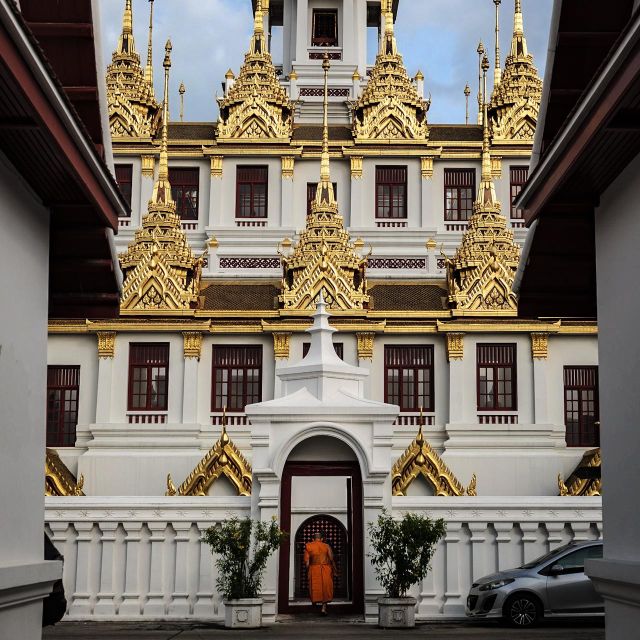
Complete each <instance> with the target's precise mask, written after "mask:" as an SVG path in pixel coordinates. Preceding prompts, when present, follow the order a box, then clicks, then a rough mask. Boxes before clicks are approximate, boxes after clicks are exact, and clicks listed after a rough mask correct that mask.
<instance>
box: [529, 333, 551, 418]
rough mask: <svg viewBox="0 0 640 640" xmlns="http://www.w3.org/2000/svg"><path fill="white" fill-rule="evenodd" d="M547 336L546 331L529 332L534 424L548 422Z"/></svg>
mask: <svg viewBox="0 0 640 640" xmlns="http://www.w3.org/2000/svg"><path fill="white" fill-rule="evenodd" d="M548 350H549V336H548V335H547V334H546V333H532V334H531V355H532V357H533V402H534V405H533V417H534V422H535V424H548V423H549V391H548V386H547V383H548V380H549V366H548V363H549V360H548V355H549V354H548Z"/></svg>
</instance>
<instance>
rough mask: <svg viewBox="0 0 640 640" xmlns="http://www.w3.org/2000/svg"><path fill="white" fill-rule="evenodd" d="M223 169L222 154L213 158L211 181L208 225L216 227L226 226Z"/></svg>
mask: <svg viewBox="0 0 640 640" xmlns="http://www.w3.org/2000/svg"><path fill="white" fill-rule="evenodd" d="M222 171H223V161H222V157H221V156H214V157H212V158H211V182H210V192H209V221H208V224H207V227H208V228H209V229H215V228H216V227H221V226H224V223H223V212H222Z"/></svg>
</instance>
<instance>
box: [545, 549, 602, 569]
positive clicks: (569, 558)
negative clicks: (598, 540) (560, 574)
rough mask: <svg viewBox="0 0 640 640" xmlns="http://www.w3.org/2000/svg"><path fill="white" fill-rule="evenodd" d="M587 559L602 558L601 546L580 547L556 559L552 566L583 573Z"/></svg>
mask: <svg viewBox="0 0 640 640" xmlns="http://www.w3.org/2000/svg"><path fill="white" fill-rule="evenodd" d="M587 558H602V545H601V544H598V545H594V546H592V547H582V549H578V550H577V551H574V552H573V553H569V554H567V555H566V556H564V557H562V558H558V560H556V561H555V562H553V564H554V565H557V564H558V565H560V566H561V567H562V568H563V569H564V570H565V571H584V561H585V560H586V559H587Z"/></svg>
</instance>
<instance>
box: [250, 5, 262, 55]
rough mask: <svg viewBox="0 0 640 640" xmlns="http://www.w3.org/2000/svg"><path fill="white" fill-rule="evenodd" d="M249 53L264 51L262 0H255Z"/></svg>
mask: <svg viewBox="0 0 640 640" xmlns="http://www.w3.org/2000/svg"><path fill="white" fill-rule="evenodd" d="M251 53H254V54H261V53H266V51H265V50H264V13H263V11H262V0H256V12H255V14H254V16H253V37H252V38H251Z"/></svg>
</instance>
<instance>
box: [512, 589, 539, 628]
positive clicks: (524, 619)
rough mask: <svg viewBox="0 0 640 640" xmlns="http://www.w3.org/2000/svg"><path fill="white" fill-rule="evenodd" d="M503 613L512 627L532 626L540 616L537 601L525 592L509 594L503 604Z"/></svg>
mask: <svg viewBox="0 0 640 640" xmlns="http://www.w3.org/2000/svg"><path fill="white" fill-rule="evenodd" d="M504 615H505V618H506V619H507V622H508V623H509V624H510V625H511V626H513V627H520V628H523V627H533V626H534V625H535V624H536V623H537V622H539V621H540V618H542V611H541V607H540V604H539V602H538V601H537V600H536V599H535V598H534V597H533V596H529V595H527V594H526V593H518V594H516V595H514V596H511V597H510V598H509V599H508V600H507V602H506V603H505V605H504Z"/></svg>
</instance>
